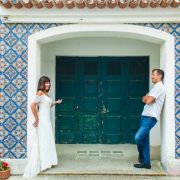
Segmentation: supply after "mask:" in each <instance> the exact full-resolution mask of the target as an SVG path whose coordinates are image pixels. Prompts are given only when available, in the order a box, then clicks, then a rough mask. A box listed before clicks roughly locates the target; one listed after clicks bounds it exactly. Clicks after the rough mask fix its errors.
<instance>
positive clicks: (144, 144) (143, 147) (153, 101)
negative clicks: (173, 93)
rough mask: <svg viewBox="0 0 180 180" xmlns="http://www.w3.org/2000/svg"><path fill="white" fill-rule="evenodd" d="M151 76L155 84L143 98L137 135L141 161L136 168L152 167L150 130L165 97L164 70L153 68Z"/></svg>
mask: <svg viewBox="0 0 180 180" xmlns="http://www.w3.org/2000/svg"><path fill="white" fill-rule="evenodd" d="M151 78H152V83H153V84H154V85H153V87H152V89H151V90H150V92H149V93H148V94H147V95H145V96H144V97H143V98H142V101H143V102H144V103H145V106H144V110H143V112H142V114H141V120H140V128H139V130H138V131H137V133H136V135H135V141H136V144H137V148H138V152H139V158H138V160H139V163H138V164H134V167H135V168H145V169H151V163H150V145H149V132H150V130H151V129H152V128H153V127H154V125H155V124H156V122H157V121H158V120H159V119H160V114H161V110H162V107H163V103H164V99H165V87H164V85H163V83H162V80H163V78H164V71H162V70H161V69H153V70H152V76H151Z"/></svg>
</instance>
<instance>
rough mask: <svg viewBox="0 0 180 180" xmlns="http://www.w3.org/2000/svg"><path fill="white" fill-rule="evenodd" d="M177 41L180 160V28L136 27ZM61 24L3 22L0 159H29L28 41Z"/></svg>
mask: <svg viewBox="0 0 180 180" xmlns="http://www.w3.org/2000/svg"><path fill="white" fill-rule="evenodd" d="M137 25H142V26H146V27H152V28H155V29H159V30H162V31H165V32H167V33H170V34H172V35H173V36H174V37H175V50H176V51H175V58H176V64H175V71H176V78H175V89H176V91H175V106H176V113H175V121H176V127H175V128H176V131H175V134H176V151H175V156H176V158H177V159H180V24H173V23H167V24H162V23H160V24H137ZM55 26H60V24H55V23H53V24H3V23H2V22H1V21H0V156H1V157H3V158H15V159H20V158H26V135H27V132H26V118H27V68H28V67H27V60H28V59H27V48H28V47H27V38H28V36H29V35H31V34H33V33H36V32H38V31H41V30H44V29H48V28H51V27H55Z"/></svg>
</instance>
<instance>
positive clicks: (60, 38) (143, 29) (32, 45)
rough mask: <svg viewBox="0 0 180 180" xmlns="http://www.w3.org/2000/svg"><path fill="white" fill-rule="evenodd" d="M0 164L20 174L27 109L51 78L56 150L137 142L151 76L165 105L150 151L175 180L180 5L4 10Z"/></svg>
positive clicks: (6, 5)
mask: <svg viewBox="0 0 180 180" xmlns="http://www.w3.org/2000/svg"><path fill="white" fill-rule="evenodd" d="M0 10H1V14H0V15H1V21H0V35H1V36H0V52H1V53H0V58H1V60H0V89H1V91H0V107H1V109H0V111H1V114H0V120H1V122H0V128H1V131H0V132H1V136H0V141H1V142H0V155H1V157H2V158H4V159H8V160H9V161H10V163H11V164H12V167H13V168H14V170H13V172H14V173H17V172H18V170H17V169H16V168H15V166H16V167H17V164H18V166H19V167H21V168H20V169H19V172H20V173H22V169H23V166H24V163H25V162H26V158H27V152H28V143H29V141H28V138H27V137H28V136H29V134H28V128H29V126H28V120H31V119H32V115H31V112H30V109H29V107H30V104H31V102H32V100H33V98H34V95H35V93H36V86H37V81H38V78H39V77H40V76H41V75H47V76H49V77H50V78H51V81H52V89H51V92H50V94H51V96H52V97H53V99H56V98H63V105H62V106H61V107H60V108H59V109H57V108H56V109H54V110H53V111H52V120H53V128H54V133H55V138H56V143H57V144H61V143H66V144H74V143H81V144H82V143H84V144H86V143H88V144H89V143H93V144H97V143H100V144H101V143H102V144H118V143H134V133H135V132H136V130H137V128H138V119H139V118H138V117H139V115H140V113H141V111H142V107H143V104H141V102H140V98H141V96H143V95H144V94H145V93H146V92H147V91H148V90H149V88H150V87H151V74H150V72H151V70H152V69H153V68H162V69H163V70H164V71H165V79H164V84H165V87H166V91H167V92H166V93H167V96H166V101H165V105H164V108H163V113H162V117H161V121H160V122H158V125H157V127H156V128H154V129H153V131H152V134H151V145H152V146H157V147H159V148H160V149H161V151H160V154H161V162H162V165H163V167H164V169H165V170H166V171H167V172H168V173H169V174H174V175H175V174H176V175H177V174H180V173H179V168H180V125H179V124H180V123H179V122H180V116H179V112H180V101H179V97H180V90H179V88H180V81H179V78H180V23H179V22H180V6H179V0H173V1H113V0H112V1H104V0H102V1H93V0H90V1H83V0H82V1H73V0H68V1H13V2H10V1H1V6H0Z"/></svg>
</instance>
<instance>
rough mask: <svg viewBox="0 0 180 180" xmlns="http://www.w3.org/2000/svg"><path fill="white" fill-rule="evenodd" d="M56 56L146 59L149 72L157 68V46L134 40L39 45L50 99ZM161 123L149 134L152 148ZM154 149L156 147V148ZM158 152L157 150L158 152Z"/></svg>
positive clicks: (82, 40) (95, 39)
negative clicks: (48, 79)
mask: <svg viewBox="0 0 180 180" xmlns="http://www.w3.org/2000/svg"><path fill="white" fill-rule="evenodd" d="M56 56H149V57H150V72H151V70H152V69H153V68H159V64H160V60H159V59H160V46H159V45H158V44H153V43H148V42H144V41H140V40H135V39H127V38H126V39H125V38H117V39H116V38H98V37H92V38H72V39H66V40H61V41H55V42H52V43H48V44H45V45H42V46H41V58H42V64H41V71H42V75H47V76H49V77H50V78H51V82H52V87H51V92H50V94H51V96H52V97H53V98H54V95H55V60H56ZM149 82H150V83H149V87H151V73H150V74H149ZM51 115H52V117H51V118H52V121H53V127H54V124H55V111H54V110H53V112H52V114H51ZM160 142H161V138H160V122H158V123H157V124H156V126H155V127H154V128H153V129H152V131H151V146H156V147H159V146H160ZM156 150H157V148H156ZM158 152H160V151H159V149H158Z"/></svg>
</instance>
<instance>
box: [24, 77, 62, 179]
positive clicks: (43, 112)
mask: <svg viewBox="0 0 180 180" xmlns="http://www.w3.org/2000/svg"><path fill="white" fill-rule="evenodd" d="M50 86H51V84H50V79H49V78H48V77H46V76H42V77H41V78H40V79H39V82H38V88H37V94H36V97H35V99H34V101H33V103H32V104H31V110H32V113H33V116H34V123H33V126H34V129H35V138H34V142H33V144H32V147H31V149H30V153H29V158H28V163H27V165H26V167H25V170H24V175H23V177H24V178H32V177H34V176H36V175H37V174H38V173H39V172H41V171H43V170H45V169H47V168H51V167H52V166H53V165H57V163H58V161H57V154H56V147H55V140H54V135H53V129H52V125H51V120H50V108H52V107H53V106H54V105H55V104H60V103H61V102H62V99H61V100H60V99H58V100H57V101H55V102H54V103H52V98H50V97H49V95H48V92H49V90H50Z"/></svg>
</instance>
